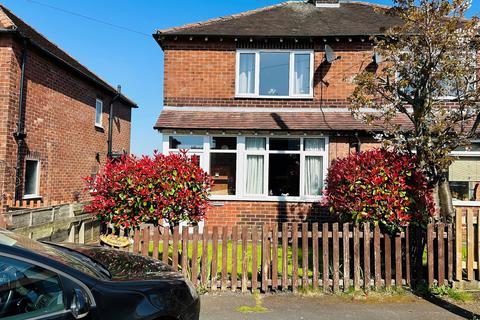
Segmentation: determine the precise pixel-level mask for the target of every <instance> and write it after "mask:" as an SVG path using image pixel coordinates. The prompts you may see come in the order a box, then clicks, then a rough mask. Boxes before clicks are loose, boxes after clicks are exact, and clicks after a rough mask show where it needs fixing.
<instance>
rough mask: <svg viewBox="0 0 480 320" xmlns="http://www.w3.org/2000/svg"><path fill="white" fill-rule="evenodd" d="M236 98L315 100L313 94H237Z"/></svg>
mask: <svg viewBox="0 0 480 320" xmlns="http://www.w3.org/2000/svg"><path fill="white" fill-rule="evenodd" d="M235 99H251V100H254V99H258V100H260V99H268V100H313V95H308V96H298V97H291V96H249V95H235Z"/></svg>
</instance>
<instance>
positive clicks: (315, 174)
mask: <svg viewBox="0 0 480 320" xmlns="http://www.w3.org/2000/svg"><path fill="white" fill-rule="evenodd" d="M322 189H323V158H322V157H310V156H307V157H305V194H306V195H308V196H318V195H321V194H322Z"/></svg>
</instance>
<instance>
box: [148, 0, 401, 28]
mask: <svg viewBox="0 0 480 320" xmlns="http://www.w3.org/2000/svg"><path fill="white" fill-rule="evenodd" d="M388 9H389V8H388V7H385V6H380V5H376V4H372V3H364V2H347V3H340V6H339V7H338V8H326V7H316V6H315V5H314V4H312V3H310V2H284V3H281V4H277V5H273V6H270V7H265V8H261V9H257V10H253V11H247V12H244V13H240V14H236V15H232V16H228V17H222V18H217V19H212V20H208V21H205V22H200V23H196V24H189V25H185V26H181V27H176V28H170V29H165V30H158V31H157V35H190V36H195V35H199V36H200V35H201V36H214V35H217V36H238V37H241V36H260V37H279V36H283V37H321V36H369V35H379V34H383V33H384V32H385V30H386V29H388V28H390V27H393V26H395V25H399V24H401V23H402V21H401V20H400V18H398V17H395V16H392V15H387V14H385V12H386V11H387V10H388Z"/></svg>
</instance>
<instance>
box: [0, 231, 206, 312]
mask: <svg viewBox="0 0 480 320" xmlns="http://www.w3.org/2000/svg"><path fill="white" fill-rule="evenodd" d="M199 312H200V299H199V297H198V295H197V292H196V290H195V288H194V287H193V285H192V283H191V282H190V281H189V280H187V279H185V278H184V277H183V276H182V275H181V274H179V273H177V272H174V271H173V270H172V269H171V268H170V267H169V266H168V265H165V264H164V263H162V262H161V261H157V260H154V259H151V258H148V257H143V256H139V255H134V254H131V253H128V252H123V251H117V250H113V249H107V248H103V247H94V246H80V245H73V244H72V245H70V244H68V245H58V244H52V243H43V242H37V241H33V240H30V239H28V238H25V237H22V236H19V235H17V234H14V233H12V232H9V231H6V230H2V229H0V318H4V319H12V320H18V319H51V320H54V319H55V320H56V319H64V320H67V319H92V320H93V319H115V320H119V319H138V320H140V319H148V320H167V319H168V320H173V319H179V320H190V319H198V318H199Z"/></svg>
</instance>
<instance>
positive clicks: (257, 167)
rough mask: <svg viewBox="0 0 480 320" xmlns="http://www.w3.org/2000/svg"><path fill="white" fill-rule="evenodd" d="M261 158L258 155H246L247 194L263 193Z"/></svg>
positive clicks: (262, 162)
mask: <svg viewBox="0 0 480 320" xmlns="http://www.w3.org/2000/svg"><path fill="white" fill-rule="evenodd" d="M263 160H264V158H263V156H260V155H258V156H257V155H248V156H247V194H263V172H264V171H263V169H264V166H263V164H264V161H263Z"/></svg>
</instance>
